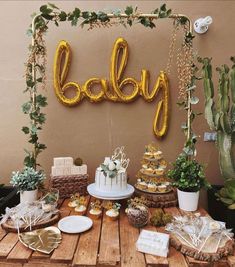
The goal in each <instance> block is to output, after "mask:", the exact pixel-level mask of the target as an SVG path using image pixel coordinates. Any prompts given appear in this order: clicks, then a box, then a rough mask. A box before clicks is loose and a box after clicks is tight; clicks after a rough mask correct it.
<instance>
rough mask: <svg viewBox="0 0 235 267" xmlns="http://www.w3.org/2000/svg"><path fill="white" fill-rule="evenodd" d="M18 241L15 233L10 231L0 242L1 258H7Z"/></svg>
mask: <svg viewBox="0 0 235 267" xmlns="http://www.w3.org/2000/svg"><path fill="white" fill-rule="evenodd" d="M17 241H18V236H17V234H15V233H8V234H7V235H6V236H5V237H4V238H3V239H2V241H1V242H0V258H6V257H7V256H8V254H9V253H10V251H11V250H12V249H13V247H14V246H15V245H16V243H17Z"/></svg>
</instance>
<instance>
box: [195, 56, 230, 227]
mask: <svg viewBox="0 0 235 267" xmlns="http://www.w3.org/2000/svg"><path fill="white" fill-rule="evenodd" d="M231 61H232V62H233V65H232V67H231V68H229V67H228V66H227V65H226V64H224V65H222V66H221V67H220V68H216V70H217V71H218V73H219V87H218V98H217V103H215V100H214V84H213V80H212V65H211V58H203V59H202V58H199V62H200V63H202V65H203V66H202V74H203V77H202V78H203V86H204V95H205V118H206V120H207V123H208V125H209V127H210V129H211V130H212V131H215V132H216V133H217V140H216V146H217V148H218V152H219V166H220V172H221V176H222V177H223V180H224V185H223V186H218V185H215V186H213V190H211V191H209V193H208V208H209V212H210V214H211V215H212V217H213V218H214V219H217V220H223V221H225V222H226V224H227V227H231V228H235V212H234V211H233V210H234V209H235V159H234V151H233V145H234V142H235V141H234V140H235V138H234V137H235V57H231ZM225 206H226V207H227V208H224V207H225Z"/></svg>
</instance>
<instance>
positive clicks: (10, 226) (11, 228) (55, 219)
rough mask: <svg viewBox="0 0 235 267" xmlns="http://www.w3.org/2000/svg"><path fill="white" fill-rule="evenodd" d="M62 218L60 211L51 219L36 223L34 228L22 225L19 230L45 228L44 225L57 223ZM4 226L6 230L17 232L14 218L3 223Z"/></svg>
mask: <svg viewBox="0 0 235 267" xmlns="http://www.w3.org/2000/svg"><path fill="white" fill-rule="evenodd" d="M59 219H60V213H59V212H58V213H56V214H55V215H53V216H52V217H51V218H50V219H49V220H47V221H45V222H42V223H38V224H35V225H32V228H31V229H29V227H27V228H25V226H21V227H20V228H19V231H20V232H21V233H22V232H27V231H30V230H32V231H33V230H36V229H40V228H44V227H48V226H51V225H54V224H55V223H57V222H58V221H59ZM2 228H3V229H4V230H6V231H7V232H13V233H17V231H18V230H17V228H16V227H15V225H14V224H13V222H12V220H10V219H8V220H7V221H6V222H5V223H3V224H2Z"/></svg>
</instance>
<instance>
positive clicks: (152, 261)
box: [143, 208, 169, 266]
mask: <svg viewBox="0 0 235 267" xmlns="http://www.w3.org/2000/svg"><path fill="white" fill-rule="evenodd" d="M149 210H150V214H153V212H154V210H155V209H154V208H150V209H149ZM143 229H144V230H149V231H154V232H161V233H164V232H165V231H164V227H155V226H152V225H150V224H148V225H146V226H145V227H144V228H143ZM145 261H146V264H147V265H148V266H168V265H169V263H168V259H167V258H165V257H160V256H155V255H151V254H145Z"/></svg>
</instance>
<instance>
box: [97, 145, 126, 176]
mask: <svg viewBox="0 0 235 267" xmlns="http://www.w3.org/2000/svg"><path fill="white" fill-rule="evenodd" d="M129 161H130V160H129V159H126V154H125V153H124V147H123V146H122V147H117V148H116V149H115V150H114V154H113V155H112V157H111V158H110V157H106V158H105V160H104V162H103V163H102V164H101V165H100V167H101V169H102V172H103V173H104V176H105V177H106V176H109V177H110V178H114V177H115V176H116V175H117V173H118V171H119V170H126V169H127V167H128V165H129Z"/></svg>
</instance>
